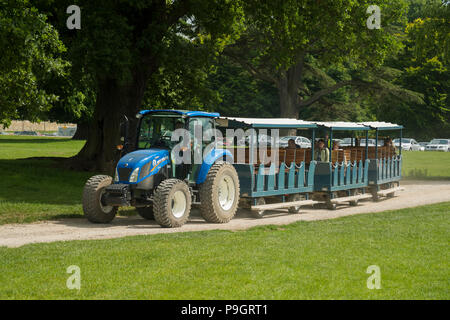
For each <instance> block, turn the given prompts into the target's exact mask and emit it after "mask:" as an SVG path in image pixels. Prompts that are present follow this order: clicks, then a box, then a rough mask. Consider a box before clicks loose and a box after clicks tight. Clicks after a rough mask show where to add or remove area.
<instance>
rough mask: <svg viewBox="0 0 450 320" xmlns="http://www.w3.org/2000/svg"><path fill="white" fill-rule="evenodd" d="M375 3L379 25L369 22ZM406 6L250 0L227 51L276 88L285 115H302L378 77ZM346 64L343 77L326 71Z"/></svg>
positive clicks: (345, 0) (395, 40) (400, 3)
mask: <svg viewBox="0 0 450 320" xmlns="http://www.w3.org/2000/svg"><path fill="white" fill-rule="evenodd" d="M372 4H377V5H378V6H379V7H380V9H381V12H382V21H381V29H379V30H377V29H368V28H367V26H366V21H367V19H368V17H369V15H368V14H367V13H366V10H367V8H368V7H369V5H372ZM404 9H405V6H404V2H403V1H389V0H382V1H375V2H374V1H353V0H334V1H316V0H303V1H296V0H286V1H246V5H245V12H246V21H245V26H246V30H245V32H244V33H243V35H242V36H241V38H240V39H239V40H238V41H237V42H236V43H235V44H233V45H231V46H229V47H227V49H226V50H225V52H226V54H227V55H229V56H230V57H231V58H232V59H234V60H235V61H236V62H238V63H240V64H241V65H242V66H243V67H244V68H246V69H247V70H248V72H250V73H251V74H252V75H253V76H255V77H257V78H259V79H262V80H265V81H268V82H270V83H272V84H273V85H274V86H275V87H276V88H277V90H278V93H279V106H280V115H281V116H282V117H298V116H299V114H300V113H302V112H303V111H304V110H306V109H307V108H308V107H309V106H311V105H312V104H314V103H316V102H318V101H322V103H324V100H323V99H324V98H325V97H327V96H328V97H330V96H329V95H330V94H331V93H333V92H335V91H336V90H338V89H340V88H344V87H346V86H349V85H354V86H355V87H354V88H359V87H367V84H368V83H373V82H374V80H375V78H374V75H375V74H374V73H372V74H370V72H369V71H371V70H377V69H378V68H379V67H380V66H381V65H382V63H383V61H384V59H385V58H386V56H388V55H389V54H390V53H391V52H395V51H396V50H398V49H399V47H400V45H399V41H398V38H397V37H396V36H395V35H394V32H395V31H396V30H397V28H398V25H399V24H400V23H401V20H402V15H403V12H404V11H405V10H404ZM344 64H347V65H346V67H347V68H349V71H348V72H346V73H342V74H341V76H344V77H342V78H339V77H333V76H330V75H328V74H327V73H326V72H324V70H326V69H327V68H329V67H330V66H343V65H344ZM314 84H315V85H314ZM319 84H320V85H319Z"/></svg>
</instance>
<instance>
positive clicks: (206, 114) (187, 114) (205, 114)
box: [139, 109, 220, 118]
mask: <svg viewBox="0 0 450 320" xmlns="http://www.w3.org/2000/svg"><path fill="white" fill-rule="evenodd" d="M160 112H164V113H167V112H172V113H177V114H179V115H182V116H185V117H209V118H218V117H220V114H218V113H216V112H205V111H190V110H170V109H161V110H142V111H140V112H139V114H141V115H146V114H149V113H160Z"/></svg>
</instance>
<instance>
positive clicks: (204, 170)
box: [195, 149, 233, 184]
mask: <svg viewBox="0 0 450 320" xmlns="http://www.w3.org/2000/svg"><path fill="white" fill-rule="evenodd" d="M222 159H224V161H225V162H230V163H233V155H232V154H231V152H230V151H229V150H226V149H213V150H211V152H210V153H208V155H207V156H206V157H205V159H204V160H203V163H202V166H201V167H200V171H199V173H198V176H197V179H196V181H195V182H196V183H197V184H201V183H203V182H205V180H206V176H207V175H208V172H209V169H211V167H212V166H213V164H214V163H216V161H217V160H222Z"/></svg>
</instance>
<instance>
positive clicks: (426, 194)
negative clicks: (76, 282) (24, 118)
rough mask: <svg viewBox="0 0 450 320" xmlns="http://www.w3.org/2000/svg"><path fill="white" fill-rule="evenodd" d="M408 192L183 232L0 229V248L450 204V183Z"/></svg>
mask: <svg viewBox="0 0 450 320" xmlns="http://www.w3.org/2000/svg"><path fill="white" fill-rule="evenodd" d="M402 186H404V187H405V191H402V192H399V193H398V194H397V195H398V196H397V197H395V198H391V199H386V200H382V201H380V202H372V201H371V200H369V201H364V202H361V204H360V205H358V206H356V207H348V206H340V207H338V209H337V210H335V211H329V210H325V209H312V208H311V207H304V208H303V210H302V214H289V213H288V212H287V210H285V209H284V210H283V209H280V210H274V211H270V212H267V213H266V216H265V217H264V218H263V219H255V218H253V217H252V216H251V215H250V214H248V212H247V211H245V210H239V211H238V213H237V215H236V217H235V218H234V219H233V220H232V221H231V222H230V223H227V224H211V223H206V222H205V221H204V220H203V219H202V218H201V217H200V216H199V213H198V211H196V210H194V211H193V212H192V213H191V219H190V221H189V222H188V223H187V224H186V225H184V226H183V227H182V228H178V229H163V228H161V227H160V226H159V225H157V224H156V223H155V222H153V221H146V220H144V219H142V218H140V217H138V216H132V217H118V218H116V219H115V220H114V221H113V222H112V223H111V224H91V223H89V222H87V221H86V220H85V219H82V218H80V219H64V220H58V221H48V222H39V223H32V224H14V225H4V226H0V246H8V247H20V246H23V245H25V244H30V243H39V242H54V241H67V240H87V239H108V238H119V237H125V236H131V235H143V234H157V233H173V232H188V231H202V230H214V229H220V230H242V229H247V228H251V227H254V226H259V225H266V224H275V225H282V224H288V223H292V222H295V221H299V220H305V221H312V220H323V219H333V218H338V217H344V216H349V215H354V214H362V213H370V212H380V211H386V210H395V209H401V208H409V207H416V206H421V205H426V204H432V203H437V202H445V201H450V181H407V182H403V183H402Z"/></svg>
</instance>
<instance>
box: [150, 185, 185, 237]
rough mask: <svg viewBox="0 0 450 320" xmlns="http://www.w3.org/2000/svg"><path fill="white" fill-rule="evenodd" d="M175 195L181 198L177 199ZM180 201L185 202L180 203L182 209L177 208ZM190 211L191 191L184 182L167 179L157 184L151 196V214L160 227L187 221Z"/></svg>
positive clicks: (176, 225)
mask: <svg viewBox="0 0 450 320" xmlns="http://www.w3.org/2000/svg"><path fill="white" fill-rule="evenodd" d="M178 192H181V193H178ZM182 195H184V198H182ZM177 197H181V198H182V199H181V200H178V201H177ZM180 201H181V202H180ZM182 201H185V203H183V204H182V205H181V209H182V210H179V209H180V207H179V203H182ZM183 208H184V209H183ZM190 212H191V193H190V191H189V187H188V186H187V184H186V183H185V182H183V181H181V180H178V179H167V180H164V181H163V182H161V183H160V184H159V186H158V188H157V189H156V191H155V195H154V198H153V214H154V216H155V220H156V222H157V223H158V224H159V225H160V226H161V227H164V228H178V227H181V226H182V225H184V224H185V223H186V222H187V221H188V219H189V213H190Z"/></svg>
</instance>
